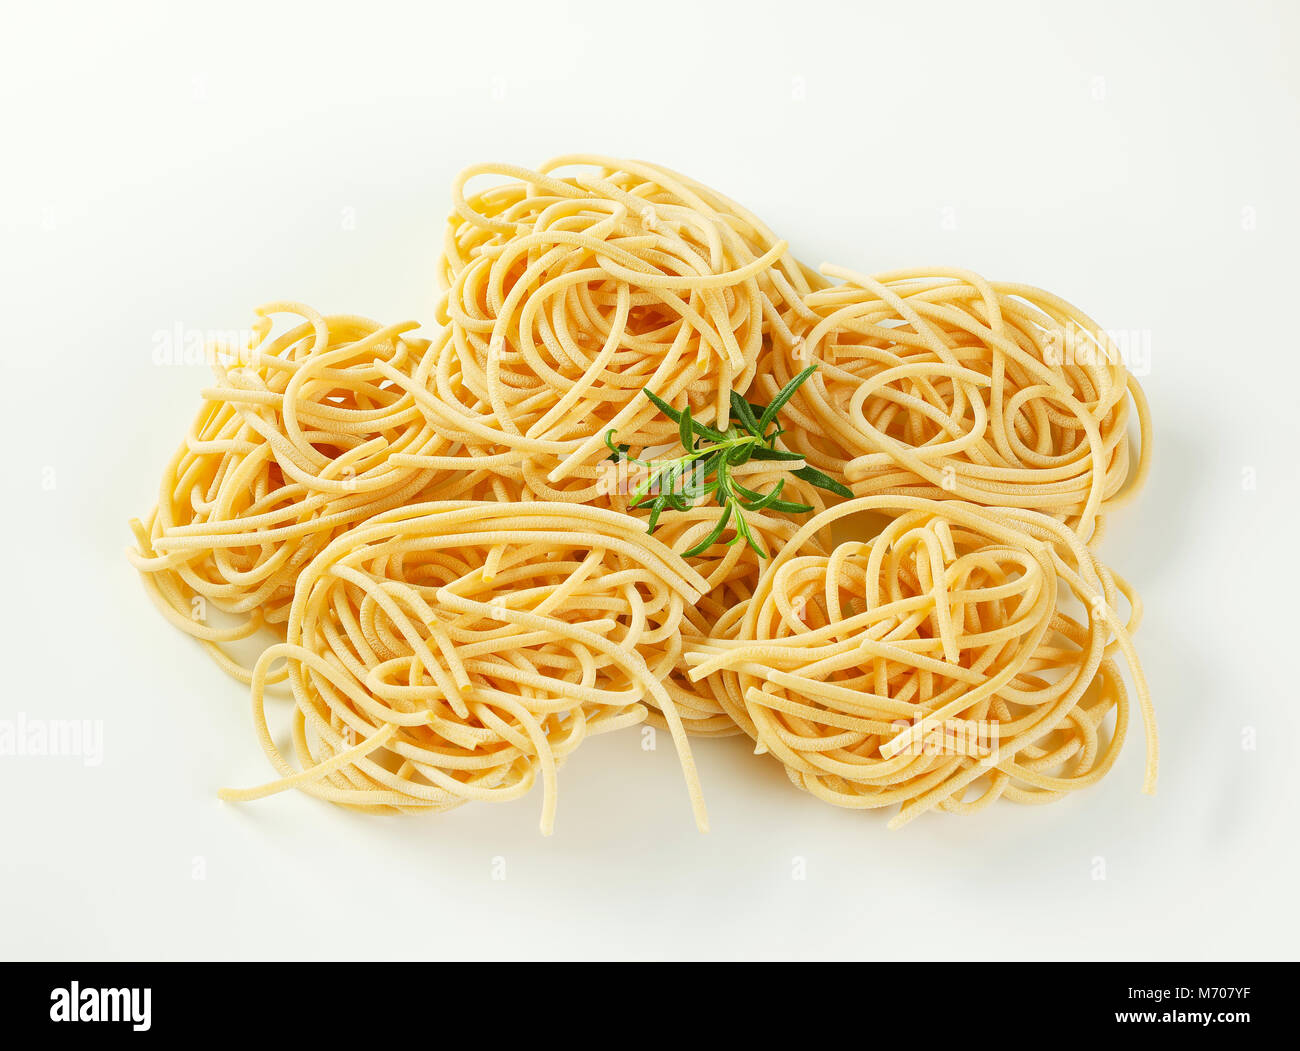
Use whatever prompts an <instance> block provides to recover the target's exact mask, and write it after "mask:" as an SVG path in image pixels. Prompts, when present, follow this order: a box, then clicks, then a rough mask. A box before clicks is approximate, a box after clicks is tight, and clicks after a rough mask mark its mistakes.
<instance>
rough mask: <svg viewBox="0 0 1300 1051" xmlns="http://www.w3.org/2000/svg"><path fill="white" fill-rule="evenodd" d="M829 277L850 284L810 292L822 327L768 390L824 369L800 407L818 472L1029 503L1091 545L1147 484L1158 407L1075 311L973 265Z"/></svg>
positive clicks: (771, 369)
mask: <svg viewBox="0 0 1300 1051" xmlns="http://www.w3.org/2000/svg"><path fill="white" fill-rule="evenodd" d="M823 271H824V272H825V273H827V274H830V275H833V276H835V277H839V278H843V279H844V282H845V283H844V284H841V285H836V286H835V287H833V288H826V289H820V290H816V291H813V292H811V293H810V294H808V295H807V296H805V297H804V305H805V306H806V307H807V308H808V309H809V310H810V311H811V312H812V313H813V314H814V315H815V316H816V320H815V321H814V322H813V323H812V324H811V325H810V326H809V327H808V328H807V329H805V330H804V331H803V333H802V339H801V340H799V341H798V342H796V343H795V344H793V345H791V346H789V347H784V348H775V349H774V352H773V353H772V355H771V356H770V358H768V359H767V360H766V361H765V365H766V366H767V368H766V369H765V370H764V373H765V374H764V375H760V380H759V384H758V387H759V389H768V388H770V389H771V390H775V389H778V388H779V387H780V386H781V384H783V383H784V382H785V381H786V380H787V379H788V378H789V376H790V375H793V374H794V373H795V372H798V371H799V370H800V369H802V368H804V367H806V366H807V365H809V364H816V365H817V372H816V373H815V374H814V375H813V376H812V378H811V379H810V380H809V381H808V382H807V383H805V384H804V385H803V386H802V387H801V388H800V390H799V392H798V394H796V395H795V398H794V400H793V402H792V403H791V404H790V405H789V406H788V407H787V417H788V420H789V423H788V425H787V426H788V434H787V442H788V443H789V445H790V447H791V448H792V449H794V450H796V451H798V452H800V453H803V454H804V455H805V456H806V457H807V459H808V461H809V462H810V463H813V464H815V465H816V466H817V467H819V468H821V469H822V470H824V471H827V472H828V473H831V474H833V475H834V476H835V477H837V478H840V479H841V480H843V481H845V482H846V484H848V485H849V486H850V487H851V488H852V489H853V490H854V491H855V492H856V493H858V494H859V495H873V494H880V493H887V492H896V493H908V494H911V495H916V496H927V497H932V498H936V499H944V498H955V499H961V500H967V501H970V502H972V503H978V504H982V505H985V506H993V507H1005V508H1013V507H1023V508H1026V509H1028V510H1033V511H1041V512H1043V513H1045V514H1049V515H1052V516H1053V517H1055V518H1059V519H1061V520H1062V521H1065V522H1067V523H1069V524H1070V525H1071V527H1072V528H1074V529H1075V530H1076V531H1078V532H1080V533H1081V534H1082V535H1083V536H1084V537H1085V538H1088V537H1091V536H1092V535H1093V534H1094V533H1095V532H1096V531H1097V527H1098V520H1099V516H1100V515H1101V514H1102V513H1103V512H1104V511H1108V510H1110V509H1111V508H1113V507H1115V506H1117V505H1118V504H1119V503H1121V502H1122V501H1123V500H1125V499H1127V498H1128V497H1129V496H1131V495H1132V494H1133V493H1134V492H1135V491H1136V490H1137V489H1138V488H1139V487H1140V486H1141V485H1142V483H1143V481H1144V479H1145V476H1146V472H1147V464H1148V462H1149V453H1150V425H1149V420H1148V414H1147V405H1146V400H1145V397H1144V395H1143V393H1142V390H1141V387H1140V386H1139V385H1138V383H1137V381H1136V380H1135V379H1134V378H1133V377H1132V376H1131V375H1130V374H1129V372H1128V370H1127V368H1126V366H1125V364H1124V361H1123V355H1122V353H1121V351H1120V348H1119V347H1118V346H1117V345H1116V344H1115V342H1114V341H1113V340H1112V339H1111V338H1110V337H1109V336H1108V335H1107V334H1106V333H1105V332H1104V331H1103V330H1101V329H1100V328H1099V327H1098V326H1097V324H1096V323H1095V322H1093V321H1092V320H1091V319H1090V318H1088V317H1087V316H1086V315H1085V314H1083V313H1082V312H1081V311H1079V310H1078V309H1077V308H1076V307H1074V306H1072V305H1071V304H1069V303H1067V302H1065V301H1064V300H1062V299H1060V298H1058V297H1056V296H1053V295H1051V294H1050V293H1047V292H1043V291H1041V290H1039V289H1036V288H1031V287H1029V286H1027V285H1016V284H1006V283H997V282H994V283H990V282H987V281H985V280H984V279H983V278H981V277H980V276H978V275H977V274H973V273H970V272H969V271H964V270H904V271H895V272H893V273H886V274H881V275H878V276H875V277H870V276H864V275H860V274H855V273H853V272H851V271H847V270H841V269H840V268H837V267H829V266H828V267H823ZM1135 417H1136V420H1137V423H1138V427H1139V429H1140V442H1139V445H1138V449H1137V450H1136V451H1135V450H1134V449H1133V445H1132V442H1131V440H1130V436H1129V425H1130V423H1131V422H1132V421H1133V420H1134V418H1135ZM1130 474H1131V475H1132V477H1131V478H1130ZM1126 479H1129V481H1128V484H1127V485H1126V484H1125V480H1126Z"/></svg>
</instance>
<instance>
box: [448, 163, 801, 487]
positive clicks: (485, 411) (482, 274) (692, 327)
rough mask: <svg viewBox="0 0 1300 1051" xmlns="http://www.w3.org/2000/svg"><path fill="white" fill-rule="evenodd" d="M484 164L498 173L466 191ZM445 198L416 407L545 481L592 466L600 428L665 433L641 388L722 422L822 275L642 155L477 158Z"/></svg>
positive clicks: (750, 220) (647, 439)
mask: <svg viewBox="0 0 1300 1051" xmlns="http://www.w3.org/2000/svg"><path fill="white" fill-rule="evenodd" d="M568 169H576V172H574V173H572V174H567V175H566V174H561V170H568ZM493 176H495V177H497V178H504V179H507V180H509V181H508V182H506V183H505V184H504V185H495V186H490V187H488V188H486V189H482V190H479V191H477V192H469V191H468V189H467V187H468V184H469V183H470V182H471V181H472V180H475V179H479V178H481V177H493ZM453 199H454V203H455V209H454V211H453V214H452V217H451V224H450V226H449V227H448V230H447V236H446V242H445V250H444V260H443V264H442V274H443V279H444V281H445V282H446V284H447V286H448V288H447V292H446V295H445V298H444V305H443V307H442V310H441V313H440V317H439V321H440V322H443V323H444V324H445V325H446V326H447V337H446V338H445V339H443V340H441V341H440V342H439V345H438V346H439V354H438V360H437V364H436V368H435V369H434V372H433V381H434V383H433V387H432V393H433V394H434V395H435V396H436V397H435V398H434V399H430V400H429V402H428V403H426V408H427V410H428V411H429V414H430V419H431V422H432V423H433V425H434V426H435V427H438V428H439V429H440V430H444V431H446V432H447V433H449V434H450V433H454V434H456V435H457V436H458V437H459V438H460V440H462V441H464V442H465V443H466V444H467V445H470V446H471V447H476V450H477V451H478V452H480V453H482V454H483V455H488V456H492V457H493V458H495V459H498V460H500V461H501V462H503V463H511V464H521V463H523V462H524V461H527V460H533V461H535V462H542V463H544V464H546V470H545V471H544V472H540V473H539V477H540V476H544V477H545V479H546V480H547V481H548V482H549V483H550V484H552V485H553V484H555V483H558V482H561V481H563V480H565V479H567V478H570V477H573V476H575V475H582V474H583V473H584V472H586V473H587V475H588V477H590V472H591V471H592V469H593V468H594V465H595V464H596V463H597V462H599V460H600V459H602V458H603V457H604V455H605V448H604V442H603V437H602V436H603V435H604V434H605V432H606V431H607V430H609V429H611V428H612V429H614V430H615V431H616V432H617V433H618V435H619V440H620V441H621V442H625V443H627V444H630V445H631V446H633V447H634V448H637V449H642V448H646V447H650V446H655V445H659V444H662V443H664V442H668V441H671V440H672V438H673V428H672V427H671V425H667V426H666V425H665V423H664V421H663V420H662V419H656V413H655V410H654V407H653V406H651V405H649V404H648V403H647V402H646V401H645V399H643V398H641V397H640V396H639V395H640V392H641V390H642V388H645V387H649V388H650V389H652V390H654V391H656V392H657V393H659V394H660V395H661V396H662V397H664V398H665V399H666V400H667V401H670V402H672V403H673V404H675V405H679V406H682V405H690V407H691V408H692V410H693V411H694V413H695V415H696V418H697V419H699V420H701V421H702V422H705V423H708V422H711V421H713V420H716V419H723V420H725V418H726V413H727V409H728V395H729V393H730V392H731V391H732V390H736V391H743V390H745V389H746V388H747V387H748V386H749V385H750V382H751V380H752V378H753V376H754V368H755V364H756V362H757V361H758V357H759V354H760V352H761V351H762V349H763V345H764V340H765V339H766V340H767V341H768V342H769V343H773V342H774V343H777V344H789V343H791V342H793V340H794V334H793V331H792V328H791V326H792V325H801V324H803V323H804V322H805V321H808V320H811V315H809V313H808V311H807V308H805V307H804V306H803V304H802V301H801V300H802V297H803V296H804V295H806V294H807V293H808V292H809V291H811V290H812V289H813V288H815V287H819V286H820V285H822V284H824V281H823V280H821V279H820V278H818V277H817V276H816V275H815V274H812V273H811V272H809V271H807V270H806V268H804V267H802V266H801V265H800V264H799V263H797V262H796V261H795V260H794V259H793V258H792V257H791V256H790V254H789V252H788V251H787V249H786V245H785V242H783V241H779V240H778V239H777V238H776V237H775V236H774V235H773V234H772V233H771V231H769V230H768V229H767V227H765V226H764V225H763V224H762V223H761V222H759V221H758V220H757V219H756V218H755V217H754V216H752V215H751V214H749V213H748V212H746V211H744V210H743V209H742V208H740V207H739V206H738V205H736V204H735V203H734V202H732V201H730V200H728V199H727V198H725V197H723V196H722V195H720V194H718V193H716V192H715V191H713V190H710V189H708V188H707V187H704V186H702V185H700V184H699V183H696V182H694V181H692V180H690V179H687V178H685V177H684V176H680V175H678V174H676V173H675V172H671V171H669V170H667V169H665V168H660V167H657V166H655V165H652V164H646V163H643V162H638V161H628V160H614V159H610V158H604V157H597V156H588V155H580V156H571V157H561V158H557V159H556V160H553V161H551V162H550V163H548V164H545V165H543V166H542V167H541V169H540V170H539V171H528V170H527V169H522V168H515V167H511V166H507V165H477V166H475V167H473V168H469V169H467V170H466V171H465V172H463V173H462V174H461V176H460V178H459V179H457V181H456V184H455V186H454V187H453ZM539 495H541V494H539Z"/></svg>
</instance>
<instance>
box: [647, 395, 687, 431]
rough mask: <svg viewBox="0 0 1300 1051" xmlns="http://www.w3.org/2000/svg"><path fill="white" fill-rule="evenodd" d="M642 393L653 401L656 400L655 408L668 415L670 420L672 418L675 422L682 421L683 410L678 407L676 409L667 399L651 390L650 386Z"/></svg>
mask: <svg viewBox="0 0 1300 1051" xmlns="http://www.w3.org/2000/svg"><path fill="white" fill-rule="evenodd" d="M641 393H642V394H644V395H645V396H646V397H647V398H649V399H650V400H651V401H652V402H654V404H655V408H657V409H658V410H659V411H660V412H662V413H663V414H664V415H665V416H667V417H668V418H669V419H670V420H672V421H673V423H681V422H682V414H681V411H680V410H678V409H674V408H673V407H672V406H671V405H669V404H668V403H667V402H666V401H664V400H663V398H661V397H659V395H658V394H656V393H655V392H654V391H652V390H650V389H649V388H646V389H645V390H643V391H642V392H641Z"/></svg>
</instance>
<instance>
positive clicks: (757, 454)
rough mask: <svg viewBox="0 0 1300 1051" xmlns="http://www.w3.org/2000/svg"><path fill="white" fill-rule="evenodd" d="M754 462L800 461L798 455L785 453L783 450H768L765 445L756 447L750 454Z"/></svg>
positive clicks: (800, 457) (800, 458)
mask: <svg viewBox="0 0 1300 1051" xmlns="http://www.w3.org/2000/svg"><path fill="white" fill-rule="evenodd" d="M750 455H751V456H752V457H753V459H755V460H802V459H803V457H802V456H801V455H799V453H792V452H787V451H786V450H785V449H769V448H768V447H767V446H766V445H757V446H755V447H754V451H753V452H752V453H751V454H750Z"/></svg>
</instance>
